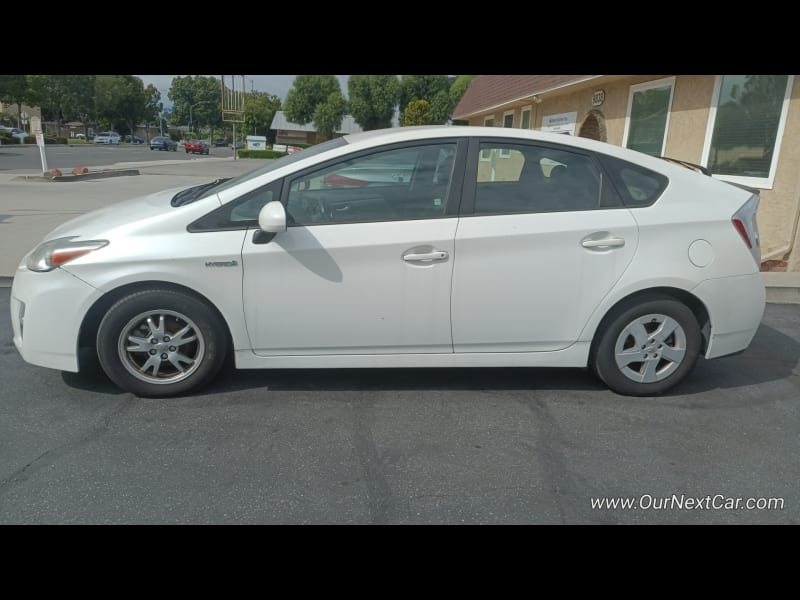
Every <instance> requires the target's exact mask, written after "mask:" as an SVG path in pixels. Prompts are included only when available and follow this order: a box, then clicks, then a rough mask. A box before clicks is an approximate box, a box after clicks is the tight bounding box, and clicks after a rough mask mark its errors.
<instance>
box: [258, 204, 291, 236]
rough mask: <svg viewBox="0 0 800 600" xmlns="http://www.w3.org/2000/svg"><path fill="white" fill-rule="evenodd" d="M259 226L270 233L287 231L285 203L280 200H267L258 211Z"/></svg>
mask: <svg viewBox="0 0 800 600" xmlns="http://www.w3.org/2000/svg"><path fill="white" fill-rule="evenodd" d="M258 226H259V227H260V228H261V230H262V231H267V232H269V233H280V232H281V231H286V210H285V209H284V208H283V204H281V203H280V202H279V201H278V200H273V201H272V202H267V203H266V204H265V205H264V208H262V209H261V211H260V212H259V213H258Z"/></svg>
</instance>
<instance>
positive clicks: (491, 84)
mask: <svg viewBox="0 0 800 600" xmlns="http://www.w3.org/2000/svg"><path fill="white" fill-rule="evenodd" d="M587 77H591V75H478V76H477V77H476V78H475V79H473V80H472V82H471V83H470V84H469V87H468V88H467V91H466V92H465V93H464V95H463V96H462V97H461V101H460V102H459V103H458V105H456V108H455V110H454V111H453V118H454V119H463V118H465V117H467V116H469V115H472V114H474V113H477V112H481V111H483V110H488V109H490V108H492V107H494V106H497V105H500V104H505V103H507V102H511V101H513V100H519V99H522V98H525V97H526V96H532V95H533V94H539V93H541V92H545V91H547V90H550V89H552V88H555V87H560V86H562V85H565V84H568V83H572V82H576V81H580V80H582V79H586V78H587Z"/></svg>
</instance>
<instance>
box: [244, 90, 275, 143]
mask: <svg viewBox="0 0 800 600" xmlns="http://www.w3.org/2000/svg"><path fill="white" fill-rule="evenodd" d="M280 109H281V99H280V98H279V97H278V96H275V95H274V94H267V93H266V92H251V93H250V94H248V95H247V100H246V101H245V103H244V122H245V130H246V131H252V132H253V133H256V132H257V131H258V130H259V129H261V130H262V131H263V132H264V134H265V135H266V136H268V137H269V136H270V133H269V129H270V126H271V125H272V119H273V118H274V117H275V113H276V112H277V111H279V110H280Z"/></svg>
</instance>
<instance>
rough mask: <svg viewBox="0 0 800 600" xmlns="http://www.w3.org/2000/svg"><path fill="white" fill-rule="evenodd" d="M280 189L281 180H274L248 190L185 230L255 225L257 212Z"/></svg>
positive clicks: (195, 230) (256, 223)
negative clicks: (250, 190)
mask: <svg viewBox="0 0 800 600" xmlns="http://www.w3.org/2000/svg"><path fill="white" fill-rule="evenodd" d="M280 190H281V181H276V182H273V183H270V184H269V185H266V186H264V187H260V188H258V189H255V190H253V191H252V192H248V193H247V194H245V195H244V196H242V197H241V198H237V199H236V200H232V201H231V202H228V203H226V204H225V205H223V206H220V207H219V208H216V209H214V210H212V211H211V212H210V213H208V214H206V215H204V216H202V217H200V218H199V219H197V220H196V221H195V222H193V223H192V224H191V225H189V226H188V227H187V230H188V231H189V232H190V233H199V232H202V231H221V230H229V229H247V228H249V227H257V226H258V213H259V212H261V209H262V208H264V206H265V205H266V204H267V203H268V202H272V201H273V200H277V199H278V198H280Z"/></svg>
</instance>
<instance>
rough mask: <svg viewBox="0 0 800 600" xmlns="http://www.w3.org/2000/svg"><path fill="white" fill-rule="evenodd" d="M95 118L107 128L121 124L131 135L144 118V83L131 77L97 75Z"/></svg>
mask: <svg viewBox="0 0 800 600" xmlns="http://www.w3.org/2000/svg"><path fill="white" fill-rule="evenodd" d="M95 94H96V103H97V105H96V106H97V116H98V118H99V119H100V120H101V121H103V122H105V124H106V125H108V126H109V127H116V126H117V125H118V124H120V123H122V124H124V125H125V126H127V127H128V129H129V130H130V132H131V134H133V131H134V130H135V128H136V124H137V123H138V122H139V121H141V119H143V118H145V115H146V111H145V110H146V105H147V98H146V97H145V93H144V83H143V82H142V80H141V79H139V78H138V77H134V76H133V75H98V76H97V79H96V80H95Z"/></svg>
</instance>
